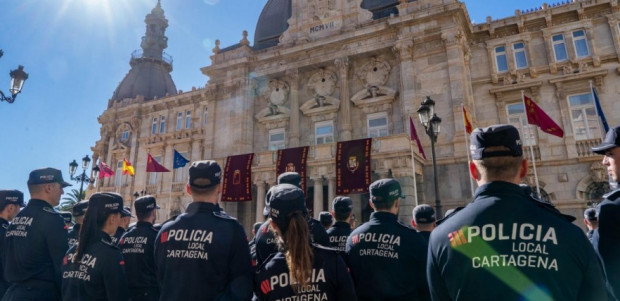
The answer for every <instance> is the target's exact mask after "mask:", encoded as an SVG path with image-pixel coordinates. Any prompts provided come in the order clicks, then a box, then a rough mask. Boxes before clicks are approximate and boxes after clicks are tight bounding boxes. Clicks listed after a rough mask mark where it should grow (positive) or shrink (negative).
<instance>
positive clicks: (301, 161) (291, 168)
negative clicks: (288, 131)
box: [276, 146, 308, 192]
mask: <svg viewBox="0 0 620 301" xmlns="http://www.w3.org/2000/svg"><path fill="white" fill-rule="evenodd" d="M307 159H308V147H307V146H302V147H295V148H287V149H281V150H278V160H277V162H276V178H277V177H278V176H280V174H283V173H285V172H296V173H298V174H299V176H300V177H301V190H303V191H304V192H305V191H306V160H307Z"/></svg>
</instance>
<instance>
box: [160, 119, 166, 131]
mask: <svg viewBox="0 0 620 301" xmlns="http://www.w3.org/2000/svg"><path fill="white" fill-rule="evenodd" d="M165 132H166V116H160V117H159V133H160V134H163V133H165Z"/></svg>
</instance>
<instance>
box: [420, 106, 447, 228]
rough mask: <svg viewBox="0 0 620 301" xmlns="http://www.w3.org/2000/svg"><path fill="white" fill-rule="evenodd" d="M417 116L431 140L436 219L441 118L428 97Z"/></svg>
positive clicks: (438, 203) (438, 210) (438, 208)
mask: <svg viewBox="0 0 620 301" xmlns="http://www.w3.org/2000/svg"><path fill="white" fill-rule="evenodd" d="M418 116H419V117H420V122H421V123H422V125H423V126H424V130H425V132H426V135H428V137H429V138H430V139H431V151H432V153H433V181H434V183H435V208H436V209H435V211H437V212H436V213H437V217H442V213H441V200H439V185H438V184H437V160H436V158H435V157H436V156H435V142H437V136H439V132H440V130H441V118H439V117H438V116H437V114H435V101H434V100H432V99H431V98H430V97H429V96H427V97H426V99H425V100H424V101H423V102H422V105H420V108H419V109H418Z"/></svg>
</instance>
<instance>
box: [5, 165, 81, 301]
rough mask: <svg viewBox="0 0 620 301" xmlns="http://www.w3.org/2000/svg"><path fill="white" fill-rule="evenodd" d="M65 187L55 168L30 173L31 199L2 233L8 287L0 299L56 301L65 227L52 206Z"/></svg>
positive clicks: (63, 254)
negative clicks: (9, 285) (4, 234)
mask: <svg viewBox="0 0 620 301" xmlns="http://www.w3.org/2000/svg"><path fill="white" fill-rule="evenodd" d="M67 186H71V184H69V183H67V182H65V181H63V179H62V173H61V172H60V170H58V169H54V168H42V169H36V170H33V171H32V172H30V175H29V177H28V191H29V192H30V197H31V199H30V201H29V202H28V205H26V207H25V208H24V209H23V210H22V211H20V212H19V213H18V214H17V216H16V217H15V218H14V219H13V220H12V221H11V224H10V225H9V228H8V229H7V231H6V240H5V244H6V245H5V246H6V249H5V251H6V252H5V254H4V264H5V267H4V277H5V278H6V280H7V281H9V282H10V283H11V287H9V289H8V290H7V292H6V294H5V295H4V298H3V299H2V300H5V301H8V300H60V281H61V271H60V268H61V263H62V258H63V257H64V256H65V253H66V252H67V226H66V225H65V222H64V220H63V219H62V217H61V216H60V214H59V213H58V212H57V211H56V210H54V208H53V207H54V206H57V205H58V203H59V202H60V196H61V195H62V194H63V188H64V187H67Z"/></svg>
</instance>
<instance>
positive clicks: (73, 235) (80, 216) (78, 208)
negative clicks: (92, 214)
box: [69, 201, 88, 249]
mask: <svg viewBox="0 0 620 301" xmlns="http://www.w3.org/2000/svg"><path fill="white" fill-rule="evenodd" d="M87 208H88V201H81V202H79V203H77V204H75V205H73V208H72V209H71V214H73V219H74V220H75V225H73V228H71V230H70V231H69V249H70V248H71V247H73V246H75V245H76V244H77V242H78V239H79V236H80V229H81V228H82V223H83V222H84V215H85V214H86V209H87Z"/></svg>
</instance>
